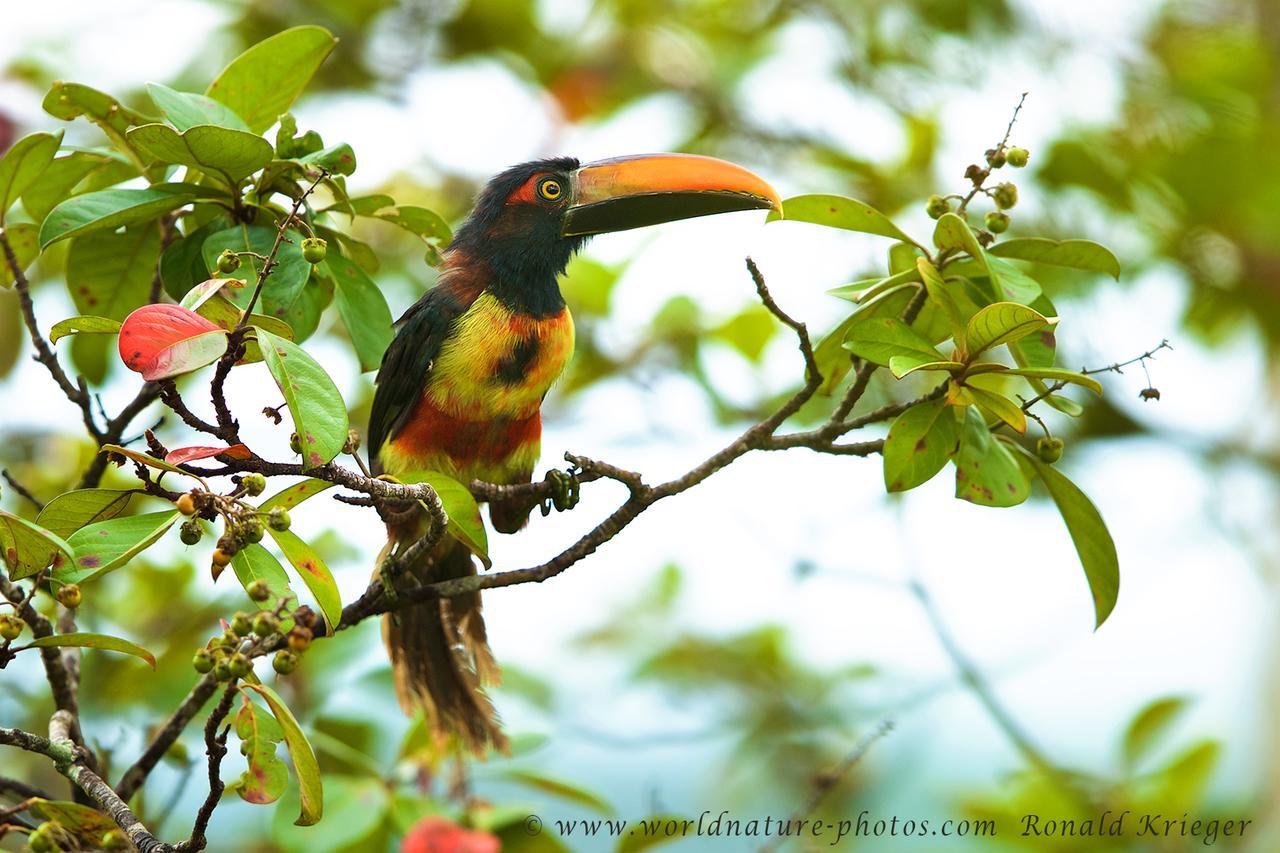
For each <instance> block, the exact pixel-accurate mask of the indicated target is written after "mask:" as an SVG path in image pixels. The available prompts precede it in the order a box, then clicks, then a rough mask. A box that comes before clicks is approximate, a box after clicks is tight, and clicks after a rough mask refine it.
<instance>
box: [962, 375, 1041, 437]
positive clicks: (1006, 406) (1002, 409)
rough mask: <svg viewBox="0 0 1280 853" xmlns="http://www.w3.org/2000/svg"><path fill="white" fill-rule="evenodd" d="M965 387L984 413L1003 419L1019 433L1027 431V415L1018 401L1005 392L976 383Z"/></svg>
mask: <svg viewBox="0 0 1280 853" xmlns="http://www.w3.org/2000/svg"><path fill="white" fill-rule="evenodd" d="M965 388H966V390H967V391H968V392H969V394H970V396H971V397H973V401H974V402H975V403H977V404H978V407H979V408H980V409H982V411H983V412H984V413H988V414H991V415H992V416H994V417H995V418H997V419H998V420H1001V421H1003V422H1004V423H1006V424H1008V425H1009V426H1011V427H1013V429H1014V430H1016V431H1017V432H1018V433H1025V432H1026V431H1027V415H1026V413H1025V412H1023V411H1022V409H1021V408H1020V407H1019V406H1018V404H1017V403H1015V402H1013V401H1012V400H1010V399H1009V398H1008V397H1006V396H1005V395H1003V394H998V393H996V392H995V391H988V390H987V389H986V388H979V387H977V386H976V385H966V386H965Z"/></svg>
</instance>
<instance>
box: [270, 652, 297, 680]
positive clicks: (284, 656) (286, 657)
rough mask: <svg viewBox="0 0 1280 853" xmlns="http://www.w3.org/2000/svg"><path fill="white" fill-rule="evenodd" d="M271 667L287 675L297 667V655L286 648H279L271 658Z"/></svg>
mask: <svg viewBox="0 0 1280 853" xmlns="http://www.w3.org/2000/svg"><path fill="white" fill-rule="evenodd" d="M271 668H272V669H274V670H275V671H276V672H278V673H280V674H281V675H288V674H289V673H291V672H293V671H294V670H295V669H297V668H298V655H297V653H295V652H291V651H289V650H288V649H281V650H280V651H278V652H276V656H275V657H273V658H272V659H271Z"/></svg>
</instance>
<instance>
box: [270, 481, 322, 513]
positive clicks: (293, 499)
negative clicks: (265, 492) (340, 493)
mask: <svg viewBox="0 0 1280 853" xmlns="http://www.w3.org/2000/svg"><path fill="white" fill-rule="evenodd" d="M333 486H334V484H333V483H330V482H328V481H326V480H317V479H315V478H314V477H313V478H310V479H306V480H303V481H302V482H301V483H294V484H293V485H292V486H290V487H289V488H287V489H284V490H282V491H279V492H276V493H275V494H274V495H272V496H271V497H269V498H267V500H265V501H263V503H262V505H261V506H260V507H258V509H259V510H261V511H262V512H268V511H270V510H273V509H275V508H276V507H282V508H283V509H288V510H291V509H293V508H294V507H296V506H297V505H298V504H300V503H302V502H303V501H305V500H307V499H309V498H312V497H315V496H316V495H318V494H320V493H321V492H323V491H324V490H325V489H332V488H333Z"/></svg>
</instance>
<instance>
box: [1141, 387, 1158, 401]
mask: <svg viewBox="0 0 1280 853" xmlns="http://www.w3.org/2000/svg"><path fill="white" fill-rule="evenodd" d="M1138 397H1139V399H1141V400H1142V402H1144V403H1145V402H1147V401H1148V400H1159V399H1160V389H1159V388H1143V389H1142V390H1141V391H1139V392H1138Z"/></svg>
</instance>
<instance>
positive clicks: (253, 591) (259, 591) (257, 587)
mask: <svg viewBox="0 0 1280 853" xmlns="http://www.w3.org/2000/svg"><path fill="white" fill-rule="evenodd" d="M244 591H245V592H247V593H249V597H250V598H251V599H253V600H254V601H259V602H261V601H266V600H267V599H268V598H270V597H271V587H270V586H268V585H267V582H266V581H264V580H263V579H262V578H258V579H257V580H256V581H253V582H252V583H250V584H249V585H248V586H247V587H245V590H244Z"/></svg>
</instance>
